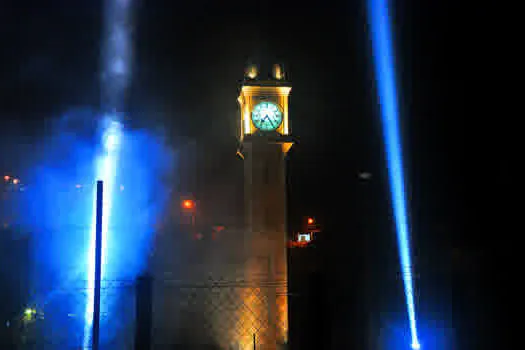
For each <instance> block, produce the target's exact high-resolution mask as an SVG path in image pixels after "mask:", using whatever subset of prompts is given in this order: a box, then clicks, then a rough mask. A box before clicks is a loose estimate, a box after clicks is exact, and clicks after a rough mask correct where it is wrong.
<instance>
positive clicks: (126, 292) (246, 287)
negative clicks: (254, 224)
mask: <svg viewBox="0 0 525 350" xmlns="http://www.w3.org/2000/svg"><path fill="white" fill-rule="evenodd" d="M101 294H102V302H101V306H102V310H101V332H100V333H101V346H100V350H120V349H123V350H127V349H130V350H134V349H135V342H134V341H135V331H136V328H137V327H147V324H140V320H137V318H136V315H137V310H136V305H137V298H140V294H138V293H137V288H136V282H134V281H118V280H115V281H103V283H102V293H101ZM152 296H153V297H152V300H151V303H152V306H153V308H152V310H153V311H152V320H151V328H152V338H151V349H152V350H154V349H158V350H168V349H188V350H191V349H227V350H232V349H235V350H241V349H242V350H246V349H260V350H264V349H276V343H285V342H286V341H287V330H288V329H287V327H288V321H287V295H286V284H285V282H274V283H268V282H257V283H246V282H239V281H235V282H228V281H224V280H221V281H211V280H210V281H206V282H205V283H195V282H192V283H185V282H183V281H175V280H153V283H152ZM86 300H88V290H87V289H86V288H85V284H84V282H83V281H81V282H77V283H73V284H70V285H69V286H67V287H63V288H59V289H55V290H54V291H53V293H47V294H46V297H45V300H44V299H42V300H40V304H39V305H37V306H35V309H34V313H32V314H30V315H21V317H20V322H19V324H16V325H14V324H13V325H11V326H12V327H13V329H16V333H17V341H16V346H14V347H13V349H24V350H26V349H27V350H66V349H90V348H91V344H90V336H91V332H90V330H89V327H85V324H86V315H85V305H86V304H85V303H86ZM277 348H278V347H277ZM6 350H8V349H6Z"/></svg>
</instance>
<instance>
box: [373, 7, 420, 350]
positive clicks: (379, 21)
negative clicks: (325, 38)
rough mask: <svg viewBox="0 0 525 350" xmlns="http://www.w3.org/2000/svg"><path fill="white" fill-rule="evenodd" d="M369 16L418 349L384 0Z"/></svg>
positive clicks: (412, 331) (410, 316)
mask: <svg viewBox="0 0 525 350" xmlns="http://www.w3.org/2000/svg"><path fill="white" fill-rule="evenodd" d="M368 17H369V25H370V29H371V34H372V50H373V55H374V63H375V73H376V80H377V83H378V95H379V102H380V104H381V121H382V125H383V137H384V142H385V149H386V157H387V164H388V169H389V172H388V174H389V182H390V189H391V192H392V193H391V195H392V204H393V209H394V216H395V220H396V230H397V240H398V248H399V256H400V260H401V270H402V277H403V283H404V286H405V296H406V303H407V312H408V319H409V322H410V335H411V338H412V344H411V346H412V349H414V350H417V349H419V348H420V343H419V339H418V333H417V322H416V310H415V303H414V288H413V280H412V263H411V259H410V234H409V227H408V219H407V208H406V198H405V186H404V175H403V162H402V151H401V140H400V135H399V121H398V119H399V116H398V110H399V109H398V105H397V91H396V84H395V74H394V67H395V66H394V55H393V48H392V40H391V30H390V23H389V16H388V3H387V0H369V1H368Z"/></svg>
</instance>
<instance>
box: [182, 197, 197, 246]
mask: <svg viewBox="0 0 525 350" xmlns="http://www.w3.org/2000/svg"><path fill="white" fill-rule="evenodd" d="M181 207H182V210H183V212H186V213H189V214H190V217H191V230H192V234H193V237H194V238H196V227H195V226H196V224H195V220H196V210H195V209H196V207H197V204H196V203H195V201H194V200H192V199H184V200H182V202H181Z"/></svg>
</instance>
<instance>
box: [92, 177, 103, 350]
mask: <svg viewBox="0 0 525 350" xmlns="http://www.w3.org/2000/svg"><path fill="white" fill-rule="evenodd" d="M103 188H104V185H103V182H102V181H100V180H99V181H97V202H96V203H97V204H96V205H97V208H96V223H95V294H94V298H93V333H92V336H93V337H92V339H91V342H92V344H91V347H92V349H93V350H98V348H99V343H100V280H101V279H102V219H103V218H102V213H103V211H102V207H103V202H102V198H103Z"/></svg>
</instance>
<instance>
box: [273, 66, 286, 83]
mask: <svg viewBox="0 0 525 350" xmlns="http://www.w3.org/2000/svg"><path fill="white" fill-rule="evenodd" d="M273 78H274V79H275V80H282V79H284V72H283V69H282V68H281V66H280V65H279V64H275V65H274V66H273Z"/></svg>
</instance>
